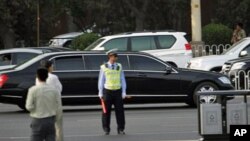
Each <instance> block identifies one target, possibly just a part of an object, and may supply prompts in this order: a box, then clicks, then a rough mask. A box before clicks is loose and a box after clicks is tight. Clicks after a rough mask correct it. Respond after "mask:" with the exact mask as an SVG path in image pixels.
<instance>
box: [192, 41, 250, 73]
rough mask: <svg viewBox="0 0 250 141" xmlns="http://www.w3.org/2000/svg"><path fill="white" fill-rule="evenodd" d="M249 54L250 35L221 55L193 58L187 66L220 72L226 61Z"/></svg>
mask: <svg viewBox="0 0 250 141" xmlns="http://www.w3.org/2000/svg"><path fill="white" fill-rule="evenodd" d="M248 54H250V37H247V38H244V39H242V40H240V41H239V42H237V43H236V44H234V45H233V46H231V47H230V48H229V49H228V50H227V51H226V52H224V53H222V54H221V55H210V56H203V57H197V58H193V59H191V60H190V62H189V63H188V64H187V68H190V69H196V70H205V71H216V72H220V71H221V69H222V66H223V64H224V63H225V62H226V61H228V60H232V59H236V58H239V57H244V56H246V55H248Z"/></svg>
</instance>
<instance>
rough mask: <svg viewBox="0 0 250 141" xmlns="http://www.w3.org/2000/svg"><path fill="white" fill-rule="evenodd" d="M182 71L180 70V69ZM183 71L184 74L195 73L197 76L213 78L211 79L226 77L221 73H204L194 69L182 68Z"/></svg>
mask: <svg viewBox="0 0 250 141" xmlns="http://www.w3.org/2000/svg"><path fill="white" fill-rule="evenodd" d="M179 69H180V68H179ZM181 71H183V72H187V73H195V74H196V75H195V76H207V77H209V76H211V77H209V78H214V77H216V78H218V77H222V76H226V75H224V74H222V73H219V72H212V71H203V70H193V69H185V68H181Z"/></svg>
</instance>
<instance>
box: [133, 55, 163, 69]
mask: <svg viewBox="0 0 250 141" xmlns="http://www.w3.org/2000/svg"><path fill="white" fill-rule="evenodd" d="M129 61H130V65H131V68H132V69H133V70H141V71H164V70H166V66H165V65H164V64H163V63H161V62H159V61H157V60H155V59H153V58H149V57H145V56H129Z"/></svg>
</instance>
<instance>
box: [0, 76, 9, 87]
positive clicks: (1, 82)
mask: <svg viewBox="0 0 250 141" xmlns="http://www.w3.org/2000/svg"><path fill="white" fill-rule="evenodd" d="M7 80H8V76H7V75H5V74H2V75H0V88H2V87H3V85H4V83H5V82H6V81H7Z"/></svg>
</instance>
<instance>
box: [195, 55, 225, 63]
mask: <svg viewBox="0 0 250 141" xmlns="http://www.w3.org/2000/svg"><path fill="white" fill-rule="evenodd" d="M227 58H229V57H228V55H209V56H203V57H196V58H193V59H191V61H203V62H206V61H217V60H226V59H227Z"/></svg>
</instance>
